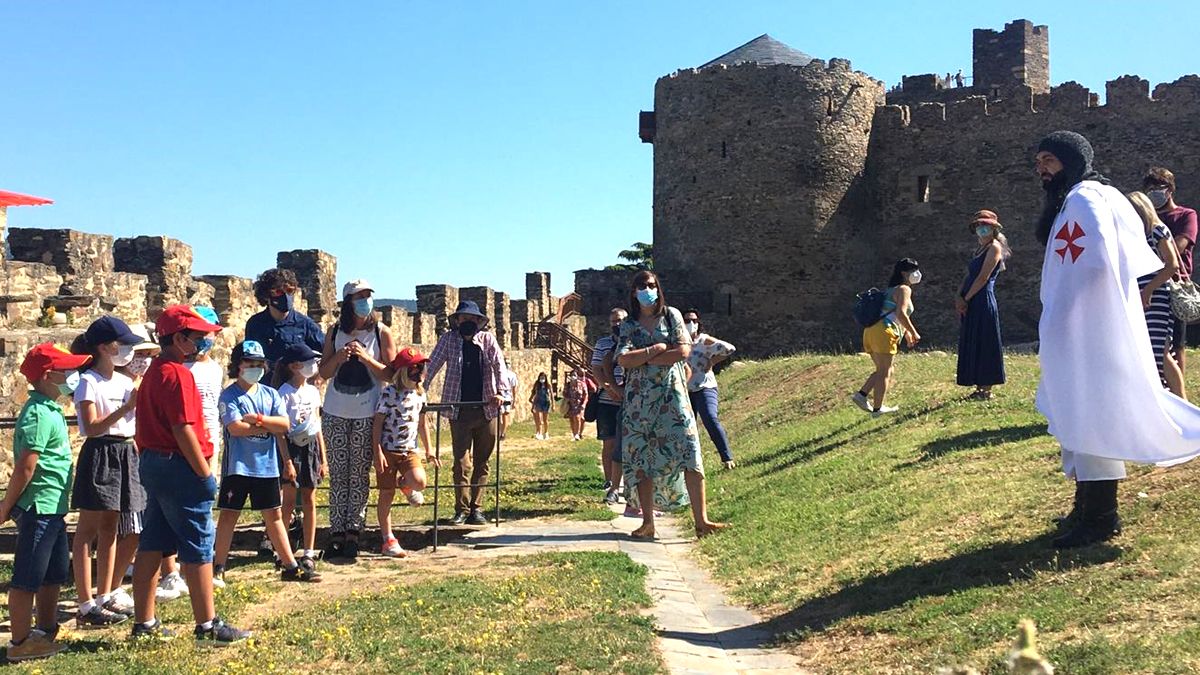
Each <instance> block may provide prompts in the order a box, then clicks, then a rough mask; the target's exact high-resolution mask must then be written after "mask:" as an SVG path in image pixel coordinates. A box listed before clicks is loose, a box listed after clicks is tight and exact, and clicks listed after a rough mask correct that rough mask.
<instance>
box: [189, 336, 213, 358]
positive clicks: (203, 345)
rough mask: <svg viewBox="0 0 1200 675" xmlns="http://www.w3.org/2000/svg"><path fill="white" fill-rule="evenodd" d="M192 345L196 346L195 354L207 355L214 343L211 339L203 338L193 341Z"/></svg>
mask: <svg viewBox="0 0 1200 675" xmlns="http://www.w3.org/2000/svg"><path fill="white" fill-rule="evenodd" d="M192 344H194V345H196V353H197V354H207V353H208V352H209V350H210V349H212V348H213V344H215V341H214V340H213V339H212V338H210V337H208V336H205V337H202V338H199V339H197V340H195V341H194V342H193V343H192Z"/></svg>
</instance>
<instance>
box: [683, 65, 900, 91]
mask: <svg viewBox="0 0 1200 675" xmlns="http://www.w3.org/2000/svg"><path fill="white" fill-rule="evenodd" d="M731 72H732V73H736V74H737V76H738V77H744V76H746V75H747V74H752V73H755V72H757V73H759V74H769V75H772V76H777V75H778V74H779V73H792V74H795V75H797V76H806V75H814V74H820V75H822V76H823V75H828V74H842V73H845V74H854V75H858V76H860V77H865V78H868V79H870V80H871V81H872V82H876V83H879V84H880V85H881V86H882V84H883V82H882V81H881V80H877V79H876V78H874V77H871V76H870V75H868V74H867V73H864V72H863V71H861V70H854V67H853V65H852V64H851V62H850V60H849V59H841V58H831V59H829V61H825V60H823V59H813V60H811V61H809V62H808V63H807V64H805V65H802V66H798V65H793V64H789V63H775V64H761V63H755V62H752V61H746V62H742V63H735V64H728V63H714V64H712V65H709V66H702V67H700V68H680V69H679V70H676V71H675V72H673V73H671V74H669V75H664V76H663V77H661V78H659V81H660V82H661V81H663V80H682V79H686V78H689V77H716V76H719V75H724V74H729V73H731Z"/></svg>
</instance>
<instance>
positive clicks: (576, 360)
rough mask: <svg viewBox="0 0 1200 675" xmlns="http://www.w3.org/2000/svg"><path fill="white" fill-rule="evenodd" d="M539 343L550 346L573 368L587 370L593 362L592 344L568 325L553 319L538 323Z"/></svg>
mask: <svg viewBox="0 0 1200 675" xmlns="http://www.w3.org/2000/svg"><path fill="white" fill-rule="evenodd" d="M537 345H538V346H540V347H546V348H549V349H550V350H551V351H553V352H554V354H555V356H557V357H558V358H559V360H561V361H563V362H565V363H566V364H567V365H569V366H570V367H572V368H579V369H581V370H583V371H584V372H587V371H588V370H590V368H591V364H592V351H593V348H592V345H589V344H588V343H587V342H586V341H584V340H583V339H582V338H580V337H579V336H577V335H575V334H574V333H572V332H571V331H569V330H567V329H566V327H564V326H563V325H561V324H559V323H555V322H553V321H542V322H540V323H538V325H537Z"/></svg>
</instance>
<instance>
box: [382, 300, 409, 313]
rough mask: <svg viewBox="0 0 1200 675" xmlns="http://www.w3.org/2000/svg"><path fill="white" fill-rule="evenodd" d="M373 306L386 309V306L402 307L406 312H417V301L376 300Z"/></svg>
mask: <svg viewBox="0 0 1200 675" xmlns="http://www.w3.org/2000/svg"><path fill="white" fill-rule="evenodd" d="M375 306H376V307H388V306H392V307H403V308H404V309H405V310H406V311H409V312H415V311H417V301H416V300H397V299H396V298H376V299H375Z"/></svg>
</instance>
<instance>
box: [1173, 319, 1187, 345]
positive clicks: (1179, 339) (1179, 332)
mask: <svg viewBox="0 0 1200 675" xmlns="http://www.w3.org/2000/svg"><path fill="white" fill-rule="evenodd" d="M1172 318H1174V315H1172ZM1174 329H1175V330H1174V331H1173V332H1172V334H1171V349H1172V350H1174V351H1176V352H1178V351H1179V350H1181V349H1183V348H1184V347H1186V346H1187V324H1186V323H1184V322H1183V321H1180V320H1179V319H1178V318H1175V324H1174Z"/></svg>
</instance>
